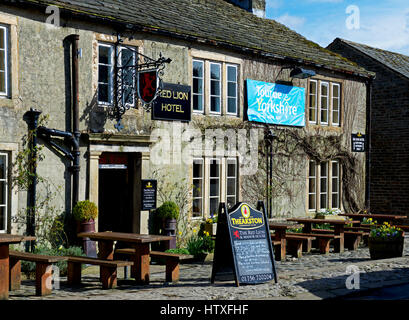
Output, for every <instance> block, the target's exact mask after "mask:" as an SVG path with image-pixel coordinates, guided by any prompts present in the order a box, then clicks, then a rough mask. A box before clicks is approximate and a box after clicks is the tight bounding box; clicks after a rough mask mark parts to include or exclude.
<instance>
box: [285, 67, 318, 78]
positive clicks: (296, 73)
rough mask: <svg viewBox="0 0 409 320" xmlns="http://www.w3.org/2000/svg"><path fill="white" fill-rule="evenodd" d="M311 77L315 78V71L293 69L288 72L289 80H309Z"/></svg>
mask: <svg viewBox="0 0 409 320" xmlns="http://www.w3.org/2000/svg"><path fill="white" fill-rule="evenodd" d="M313 76H315V71H313V70H307V69H303V68H294V69H293V70H291V72H290V77H291V78H297V79H306V78H311V77H313Z"/></svg>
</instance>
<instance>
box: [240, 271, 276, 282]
mask: <svg viewBox="0 0 409 320" xmlns="http://www.w3.org/2000/svg"><path fill="white" fill-rule="evenodd" d="M269 280H273V275H272V274H271V273H263V274H256V275H246V276H240V282H253V281H269Z"/></svg>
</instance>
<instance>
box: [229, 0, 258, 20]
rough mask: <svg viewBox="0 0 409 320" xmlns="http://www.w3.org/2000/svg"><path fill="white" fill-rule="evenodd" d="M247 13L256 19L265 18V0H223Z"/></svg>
mask: <svg viewBox="0 0 409 320" xmlns="http://www.w3.org/2000/svg"><path fill="white" fill-rule="evenodd" d="M225 1H227V2H230V3H231V4H234V5H235V6H238V7H240V8H242V9H244V10H246V11H248V12H252V13H253V14H255V15H256V16H257V17H260V18H265V17H266V0H225Z"/></svg>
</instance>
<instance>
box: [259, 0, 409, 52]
mask: <svg viewBox="0 0 409 320" xmlns="http://www.w3.org/2000/svg"><path fill="white" fill-rule="evenodd" d="M266 18H269V19H274V20H276V21H278V22H280V23H282V24H284V25H286V26H287V27H289V28H290V29H292V30H294V31H296V32H297V33H299V34H301V35H302V36H304V37H306V38H307V39H308V40H311V41H314V42H316V43H318V44H319V45H321V46H322V47H326V46H327V45H329V44H330V43H331V42H332V41H333V40H334V39H335V38H337V37H338V38H342V39H346V40H351V41H354V42H359V43H363V44H366V45H369V46H372V47H376V48H380V49H384V50H389V51H393V52H398V53H401V54H405V55H408V56H409V1H408V0H384V1H373V0H372V1H371V0H356V1H348V0H266Z"/></svg>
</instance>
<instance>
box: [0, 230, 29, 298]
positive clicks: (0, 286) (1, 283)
mask: <svg viewBox="0 0 409 320" xmlns="http://www.w3.org/2000/svg"><path fill="white" fill-rule="evenodd" d="M35 239H36V238H35V237H29V236H20V235H14V234H0V300H6V299H8V297H9V270H10V256H9V252H10V251H9V250H10V249H9V246H10V244H16V243H20V242H22V241H33V240H35Z"/></svg>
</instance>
